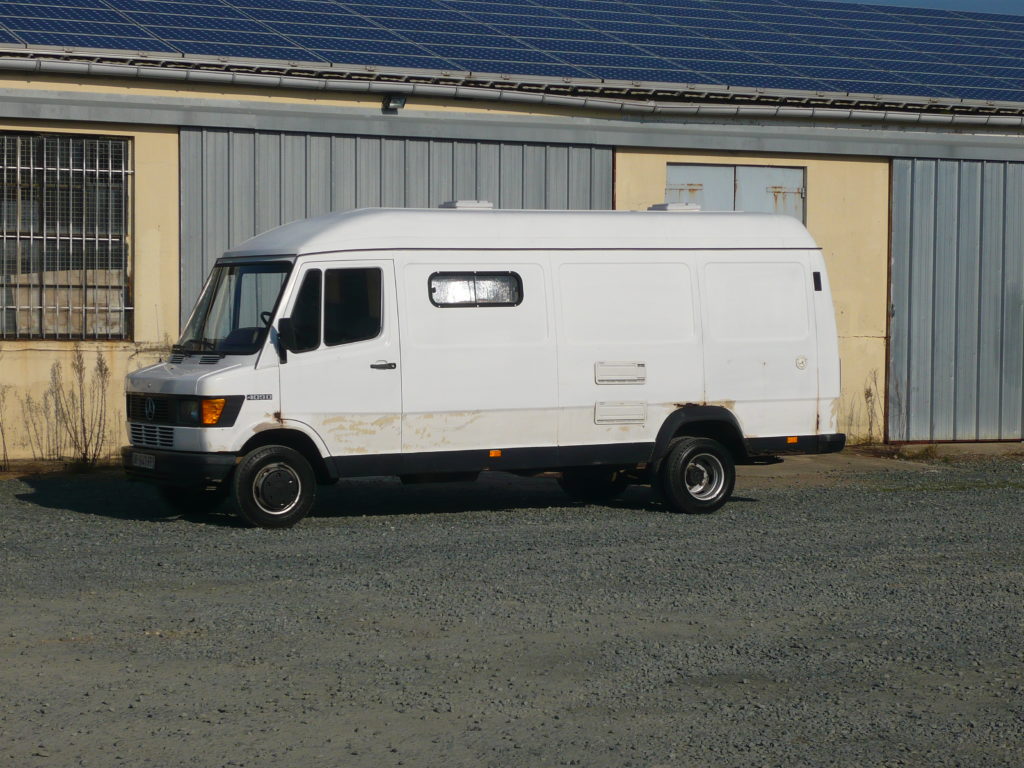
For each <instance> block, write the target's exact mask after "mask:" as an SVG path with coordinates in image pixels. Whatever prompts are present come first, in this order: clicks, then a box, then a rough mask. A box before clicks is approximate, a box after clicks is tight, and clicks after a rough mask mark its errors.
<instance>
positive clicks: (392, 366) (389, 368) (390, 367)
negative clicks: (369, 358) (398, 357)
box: [370, 360, 398, 371]
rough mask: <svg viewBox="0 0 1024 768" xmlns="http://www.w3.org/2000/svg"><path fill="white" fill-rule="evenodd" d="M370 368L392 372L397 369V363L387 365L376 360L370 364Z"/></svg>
mask: <svg viewBox="0 0 1024 768" xmlns="http://www.w3.org/2000/svg"><path fill="white" fill-rule="evenodd" d="M370 367H371V368H373V369H374V370H377V371H393V370H395V368H397V367H398V363H389V362H386V361H384V360H378V361H377V362H376V363H370Z"/></svg>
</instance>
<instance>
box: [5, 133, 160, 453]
mask: <svg viewBox="0 0 1024 768" xmlns="http://www.w3.org/2000/svg"><path fill="white" fill-rule="evenodd" d="M0 130H4V131H31V132H55V133H74V134H80V135H83V134H100V135H106V136H126V137H128V138H130V139H131V142H132V151H133V156H134V161H133V165H134V171H135V173H134V177H133V185H132V192H131V203H130V204H131V207H132V220H133V224H134V226H133V230H132V243H131V248H130V253H131V254H132V257H133V262H132V264H133V265H132V284H133V293H132V302H133V306H134V307H135V311H134V324H135V333H134V338H133V339H132V340H131V341H117V342H107V341H82V342H78V343H77V345H76V343H75V342H70V341H38V340H35V341H28V340H26V341H11V340H0V388H2V389H3V391H4V393H5V394H4V395H3V396H2V399H3V410H2V412H0V423H2V424H3V433H4V434H3V436H4V438H5V441H6V444H7V452H8V454H9V456H10V457H11V458H34V457H38V456H39V453H40V447H39V443H45V442H47V441H54V440H57V439H58V437H59V432H60V430H59V428H58V427H59V425H58V424H56V423H55V422H54V419H53V418H52V415H50V416H47V415H46V414H45V413H42V412H40V411H37V410H35V409H33V408H32V407H31V406H30V405H29V398H30V397H31V398H32V402H34V403H37V404H40V403H42V401H43V399H44V395H45V394H46V392H47V389H48V387H49V385H50V375H51V369H52V367H53V366H54V364H55V363H57V364H59V365H60V366H61V371H62V373H63V378H64V381H65V384H66V385H68V387H67V388H68V389H70V383H71V379H72V370H71V363H72V359H73V356H74V351H75V348H76V346H77V347H78V348H79V349H81V351H82V353H83V356H84V360H85V364H86V378H87V382H88V380H89V379H90V378H91V376H92V373H93V371H94V370H95V368H96V357H97V354H100V355H102V357H103V359H104V360H105V361H106V364H107V366H108V367H109V369H110V373H111V375H110V383H109V387H108V388H107V390H106V392H105V394H104V400H105V402H106V410H107V426H106V430H105V431H106V445H107V448H106V452H108V453H111V452H113V451H114V450H116V448H117V447H118V446H120V445H122V444H124V443H125V442H126V436H125V428H124V386H123V382H124V376H125V374H126V373H127V372H128V371H130V370H133V369H135V368H138V367H139V366H141V365H145V364H148V363H150V362H153V361H155V360H156V359H157V358H158V357H159V355H160V354H161V352H162V351H163V350H164V349H166V348H167V346H169V345H170V344H171V343H172V342H173V341H174V340H175V339H176V338H177V335H178V131H177V129H175V128H159V127H156V128H140V127H129V126H108V125H82V124H77V125H69V124H67V123H47V122H27V121H0ZM33 424H34V425H35V426H34V427H33ZM33 431H34V432H35V434H36V436H37V438H38V439H37V440H35V441H33V440H32V439H31V436H30V433H32V432H33ZM62 452H65V453H67V454H68V456H69V457H70V454H71V449H70V448H68V447H65V448H64V450H63V451H62Z"/></svg>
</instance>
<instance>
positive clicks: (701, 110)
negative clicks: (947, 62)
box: [0, 44, 1024, 128]
mask: <svg viewBox="0 0 1024 768" xmlns="http://www.w3.org/2000/svg"><path fill="white" fill-rule="evenodd" d="M0 71H9V72H10V71H15V72H26V73H32V74H44V75H76V76H82V75H84V76H89V77H113V78H138V79H146V80H163V81H165V82H175V81H185V82H193V83H216V84H221V85H233V86H236V87H250V88H253V87H255V88H282V89H295V90H322V91H343V92H355V93H379V94H381V95H385V94H407V95H415V96H424V97H429V98H450V99H460V100H474V101H505V102H514V103H529V104H543V105H547V106H557V107H571V108H576V109H584V110H595V111H601V112H607V113H616V114H620V115H639V116H642V115H659V116H664V117H682V116H693V115H706V116H715V117H729V116H744V117H781V118H785V117H793V118H802V119H807V118H810V119H822V120H864V121H883V122H899V123H903V124H907V123H927V124H929V125H953V124H956V125H970V126H971V127H984V126H992V127H1000V128H1005V127H1024V103H1021V102H999V101H980V100H968V99H937V98H930V97H929V98H925V97H914V96H898V95H880V94H856V93H841V92H815V91H788V90H779V89H770V88H756V89H755V88H738V87H730V86H723V85H699V84H680V83H647V82H627V81H612V80H583V79H572V78H543V77H517V76H512V75H505V74H486V73H476V72H450V71H442V70H436V71H433V70H411V69H410V70H402V69H395V68H388V67H343V66H337V65H327V66H324V65H322V64H305V63H301V62H281V61H269V60H257V59H239V58H230V57H221V58H203V57H190V56H184V55H168V54H163V53H159V54H158V53H152V54H151V53H132V52H125V51H103V50H86V49H76V50H74V51H68V50H50V49H44V48H31V49H30V48H27V47H25V46H12V45H10V44H0Z"/></svg>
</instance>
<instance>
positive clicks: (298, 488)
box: [252, 461, 302, 515]
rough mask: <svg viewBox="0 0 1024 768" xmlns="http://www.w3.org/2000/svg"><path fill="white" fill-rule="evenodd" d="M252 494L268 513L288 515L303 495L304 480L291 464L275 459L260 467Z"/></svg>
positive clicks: (253, 483)
mask: <svg viewBox="0 0 1024 768" xmlns="http://www.w3.org/2000/svg"><path fill="white" fill-rule="evenodd" d="M252 495H253V500H254V501H255V502H256V505H257V506H258V507H259V508H260V509H261V510H262V511H263V512H266V513H267V514H268V515H286V514H288V513H289V512H291V511H292V510H293V509H294V508H295V506H296V505H297V504H298V503H299V499H300V498H301V497H302V480H301V479H300V478H299V475H298V473H297V472H296V471H295V470H294V469H293V468H292V467H291V466H289V465H288V464H286V463H284V462H283V461H275V462H272V463H271V464H267V466H265V467H260V471H259V472H257V473H256V477H254V478H253V481H252Z"/></svg>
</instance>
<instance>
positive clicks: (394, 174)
mask: <svg viewBox="0 0 1024 768" xmlns="http://www.w3.org/2000/svg"><path fill="white" fill-rule="evenodd" d="M454 199H479V200H490V201H491V202H493V203H494V204H495V206H497V207H499V208H572V209H610V208H611V207H612V150H611V148H610V147H594V146H586V145H566V144H554V145H544V144H525V143H508V142H485V141H451V140H444V139H405V138H379V137H364V136H329V135H318V134H302V133H280V132H269V131H244V130H214V129H192V128H186V129H182V131H181V315H182V322H184V320H185V318H186V317H187V315H188V312H189V311H190V309H191V307H192V304H193V302H194V301H195V299H196V297H197V296H198V295H199V290H200V289H201V287H202V283H203V280H204V278H205V276H206V273H207V272H208V271H209V268H210V265H211V264H212V262H213V260H214V259H215V258H217V256H219V255H220V254H221V253H222V252H223V251H224V250H226V249H227V248H228V247H230V246H232V245H234V244H236V243H239V242H241V241H242V240H245V239H246V238H248V237H252V236H253V235H254V234H256V233H258V232H263V231H264V230H267V229H270V228H271V227H276V226H278V225H279V224H283V223H285V222H288V221H292V220H294V219H301V218H306V217H308V216H316V215H318V214H321V213H327V212H329V211H341V210H347V209H351V208H360V207H365V206H378V205H383V206H396V207H427V208H433V207H436V206H437V205H439V204H440V203H442V202H444V201H446V200H454Z"/></svg>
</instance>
